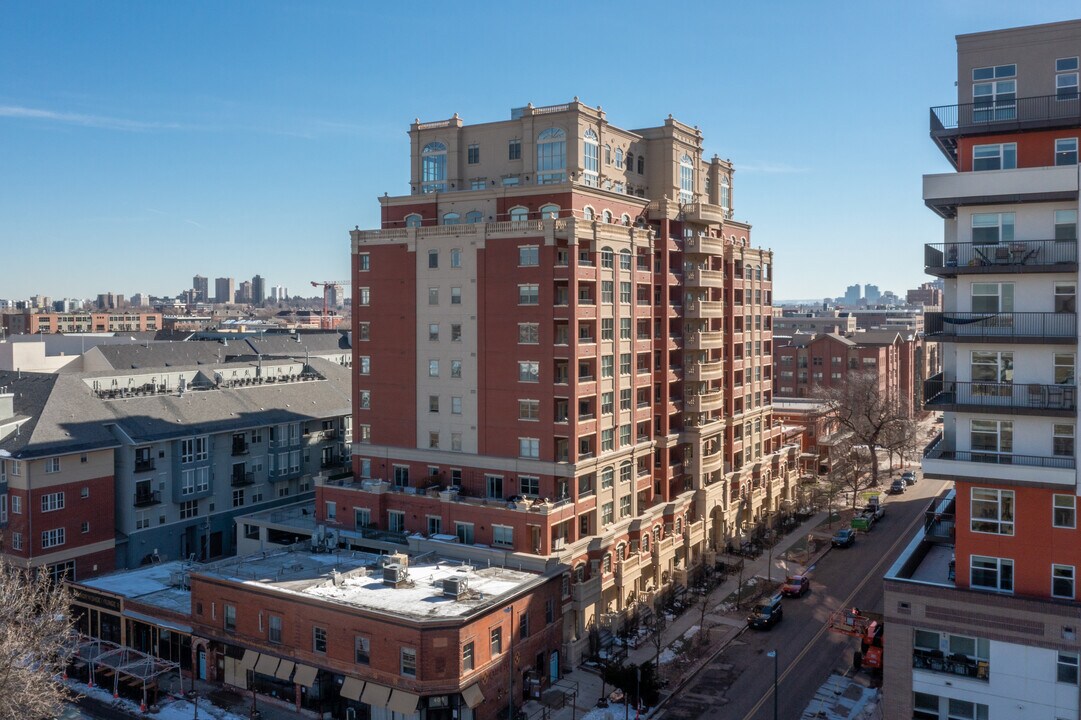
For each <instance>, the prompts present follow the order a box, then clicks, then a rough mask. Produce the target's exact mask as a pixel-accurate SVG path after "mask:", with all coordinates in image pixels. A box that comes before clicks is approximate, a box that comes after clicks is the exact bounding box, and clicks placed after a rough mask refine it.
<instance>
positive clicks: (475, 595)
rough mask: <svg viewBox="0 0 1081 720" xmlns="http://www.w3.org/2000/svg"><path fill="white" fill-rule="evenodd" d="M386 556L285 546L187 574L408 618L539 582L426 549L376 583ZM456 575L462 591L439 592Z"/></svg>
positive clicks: (472, 604)
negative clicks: (395, 576) (396, 579)
mask: <svg viewBox="0 0 1081 720" xmlns="http://www.w3.org/2000/svg"><path fill="white" fill-rule="evenodd" d="M386 558H387V556H386V555H378V554H375V553H366V552H360V551H348V550H342V551H340V552H332V553H331V552H328V553H312V552H310V551H308V550H292V551H290V550H285V551H281V552H274V553H267V554H265V555H263V554H258V555H253V556H248V557H243V558H230V559H228V560H220V561H218V562H216V563H211V564H209V565H203V566H197V567H195V568H193V569H192V572H193V573H194V574H197V575H200V576H204V577H212V578H220V579H223V580H230V581H233V582H238V583H242V584H245V585H257V586H260V587H261V588H265V589H269V590H273V591H276V592H281V593H286V594H295V595H302V596H306V597H311V598H319V599H321V600H325V601H327V602H331V603H335V604H338V605H347V606H350V607H355V608H358V609H362V610H369V611H375V612H380V613H387V614H390V615H396V616H399V617H406V618H412V619H418V620H423V619H451V618H456V617H465V616H468V615H472V614H473V613H475V612H476V611H478V610H483V609H484V608H486V607H489V606H494V605H496V604H499V603H500V602H502V601H503V600H505V599H506V598H509V597H510V596H512V595H515V594H517V593H518V592H520V591H522V590H525V589H527V588H528V587H529V586H531V585H532V584H534V583H536V582H538V581H539V580H541V579H542V577H543V576H542V575H541V574H540V573H536V572H529V571H524V570H515V569H511V568H507V567H499V566H491V567H489V566H487V565H484V566H479V565H471V564H469V563H466V562H463V561H461V560H450V559H446V558H440V557H437V556H435V555H434V554H432V553H428V554H425V555H418V556H415V557H411V558H410V559H409V563H408V566H406V567H405V573H406V576H405V579H404V581H403V582H400V583H398V584H397V585H396V586H395V585H391V584H388V583H384V582H383V567H382V563H383V562H384V561H385V560H386ZM449 578H459V579H461V580H464V581H465V584H466V590H465V592H464V593H463V594H461V595H459V596H458V597H457V598H454V597H446V596H444V595H443V580H444V579H449Z"/></svg>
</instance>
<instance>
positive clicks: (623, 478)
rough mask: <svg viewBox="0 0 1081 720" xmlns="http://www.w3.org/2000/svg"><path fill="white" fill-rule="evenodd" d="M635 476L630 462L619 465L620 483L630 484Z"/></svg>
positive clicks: (626, 461)
mask: <svg viewBox="0 0 1081 720" xmlns="http://www.w3.org/2000/svg"><path fill="white" fill-rule="evenodd" d="M633 474H634V471H633V470H632V465H631V461H630V460H624V461H623V462H621V463H620V464H619V482H621V483H629V482H630V481H631V476H632V475H633Z"/></svg>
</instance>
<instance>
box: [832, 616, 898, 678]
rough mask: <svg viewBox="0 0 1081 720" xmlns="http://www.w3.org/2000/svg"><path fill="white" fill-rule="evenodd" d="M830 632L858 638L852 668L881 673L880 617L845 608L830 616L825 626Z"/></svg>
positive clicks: (882, 625) (881, 627) (883, 627)
mask: <svg viewBox="0 0 1081 720" xmlns="http://www.w3.org/2000/svg"><path fill="white" fill-rule="evenodd" d="M826 627H828V628H829V631H830V632H834V633H839V634H841V635H848V636H849V637H855V638H859V640H860V649H859V650H857V651H856V652H854V653H853V654H852V668H853V669H854V670H860V669H861V668H867V669H868V670H871V671H878V672H881V671H882V641H883V637H882V631H883V630H884V629H885V625H884V624H883V623H882V616H881V615H875V614H873V613H864V612H861V611H860V610H859V608H845V609H843V610H837V611H835V612H833V613H831V614H830V618H829V621H828V623H827V625H826Z"/></svg>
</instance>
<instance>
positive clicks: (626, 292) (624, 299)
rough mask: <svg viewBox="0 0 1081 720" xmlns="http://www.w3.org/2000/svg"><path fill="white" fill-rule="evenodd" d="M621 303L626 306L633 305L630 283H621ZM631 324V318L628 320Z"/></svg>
mask: <svg viewBox="0 0 1081 720" xmlns="http://www.w3.org/2000/svg"><path fill="white" fill-rule="evenodd" d="M619 301H620V302H621V303H623V304H624V305H630V304H631V284H630V283H629V282H621V283H619ZM626 320H627V321H628V322H630V318H626Z"/></svg>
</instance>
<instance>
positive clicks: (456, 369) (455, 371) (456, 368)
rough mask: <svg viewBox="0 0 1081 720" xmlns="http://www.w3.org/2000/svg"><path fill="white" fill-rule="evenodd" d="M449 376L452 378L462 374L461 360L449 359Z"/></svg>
mask: <svg viewBox="0 0 1081 720" xmlns="http://www.w3.org/2000/svg"><path fill="white" fill-rule="evenodd" d="M450 376H451V377H452V378H460V377H461V376H462V361H461V360H451V361H450Z"/></svg>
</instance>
